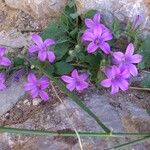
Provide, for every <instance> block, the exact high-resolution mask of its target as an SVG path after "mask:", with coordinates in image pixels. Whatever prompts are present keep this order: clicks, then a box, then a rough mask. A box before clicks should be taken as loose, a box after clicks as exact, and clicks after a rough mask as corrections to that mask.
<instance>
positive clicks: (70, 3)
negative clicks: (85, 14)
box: [68, 0, 75, 8]
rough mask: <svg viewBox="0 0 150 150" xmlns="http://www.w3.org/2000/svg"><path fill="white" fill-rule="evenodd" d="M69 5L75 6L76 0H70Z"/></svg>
mask: <svg viewBox="0 0 150 150" xmlns="http://www.w3.org/2000/svg"><path fill="white" fill-rule="evenodd" d="M68 6H69V7H70V8H72V7H74V6H75V1H74V0H69V1H68Z"/></svg>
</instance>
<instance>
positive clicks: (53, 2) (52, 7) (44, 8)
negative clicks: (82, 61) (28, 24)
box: [5, 0, 67, 18]
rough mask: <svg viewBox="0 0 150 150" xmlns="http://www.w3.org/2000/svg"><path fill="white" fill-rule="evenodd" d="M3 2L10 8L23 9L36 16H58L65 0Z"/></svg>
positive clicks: (7, 0) (12, 0)
mask: <svg viewBox="0 0 150 150" xmlns="http://www.w3.org/2000/svg"><path fill="white" fill-rule="evenodd" d="M5 2H6V4H7V5H8V6H9V7H11V8H15V9H20V10H23V11H25V12H28V13H29V14H31V15H32V16H36V17H38V18H45V17H47V16H49V17H50V16H53V17H54V16H58V14H59V13H60V11H61V10H62V8H63V7H64V6H65V4H66V2H67V0H5Z"/></svg>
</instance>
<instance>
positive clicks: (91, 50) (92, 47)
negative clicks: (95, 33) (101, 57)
mask: <svg viewBox="0 0 150 150" xmlns="http://www.w3.org/2000/svg"><path fill="white" fill-rule="evenodd" d="M97 49H98V46H97V45H96V44H94V42H91V43H90V44H89V45H88V47H87V52H88V53H94V52H95V51H96V50H97Z"/></svg>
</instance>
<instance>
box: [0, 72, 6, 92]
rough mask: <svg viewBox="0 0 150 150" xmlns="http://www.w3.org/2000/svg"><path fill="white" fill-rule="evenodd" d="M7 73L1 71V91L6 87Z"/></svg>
mask: <svg viewBox="0 0 150 150" xmlns="http://www.w3.org/2000/svg"><path fill="white" fill-rule="evenodd" d="M4 83H5V75H4V74H3V73H0V91H3V90H4V89H6V86H5V84H4Z"/></svg>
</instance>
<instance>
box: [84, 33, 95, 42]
mask: <svg viewBox="0 0 150 150" xmlns="http://www.w3.org/2000/svg"><path fill="white" fill-rule="evenodd" d="M94 39H95V37H94V34H93V33H91V32H89V31H85V32H84V33H83V35H82V40H83V41H93V40H94Z"/></svg>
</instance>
